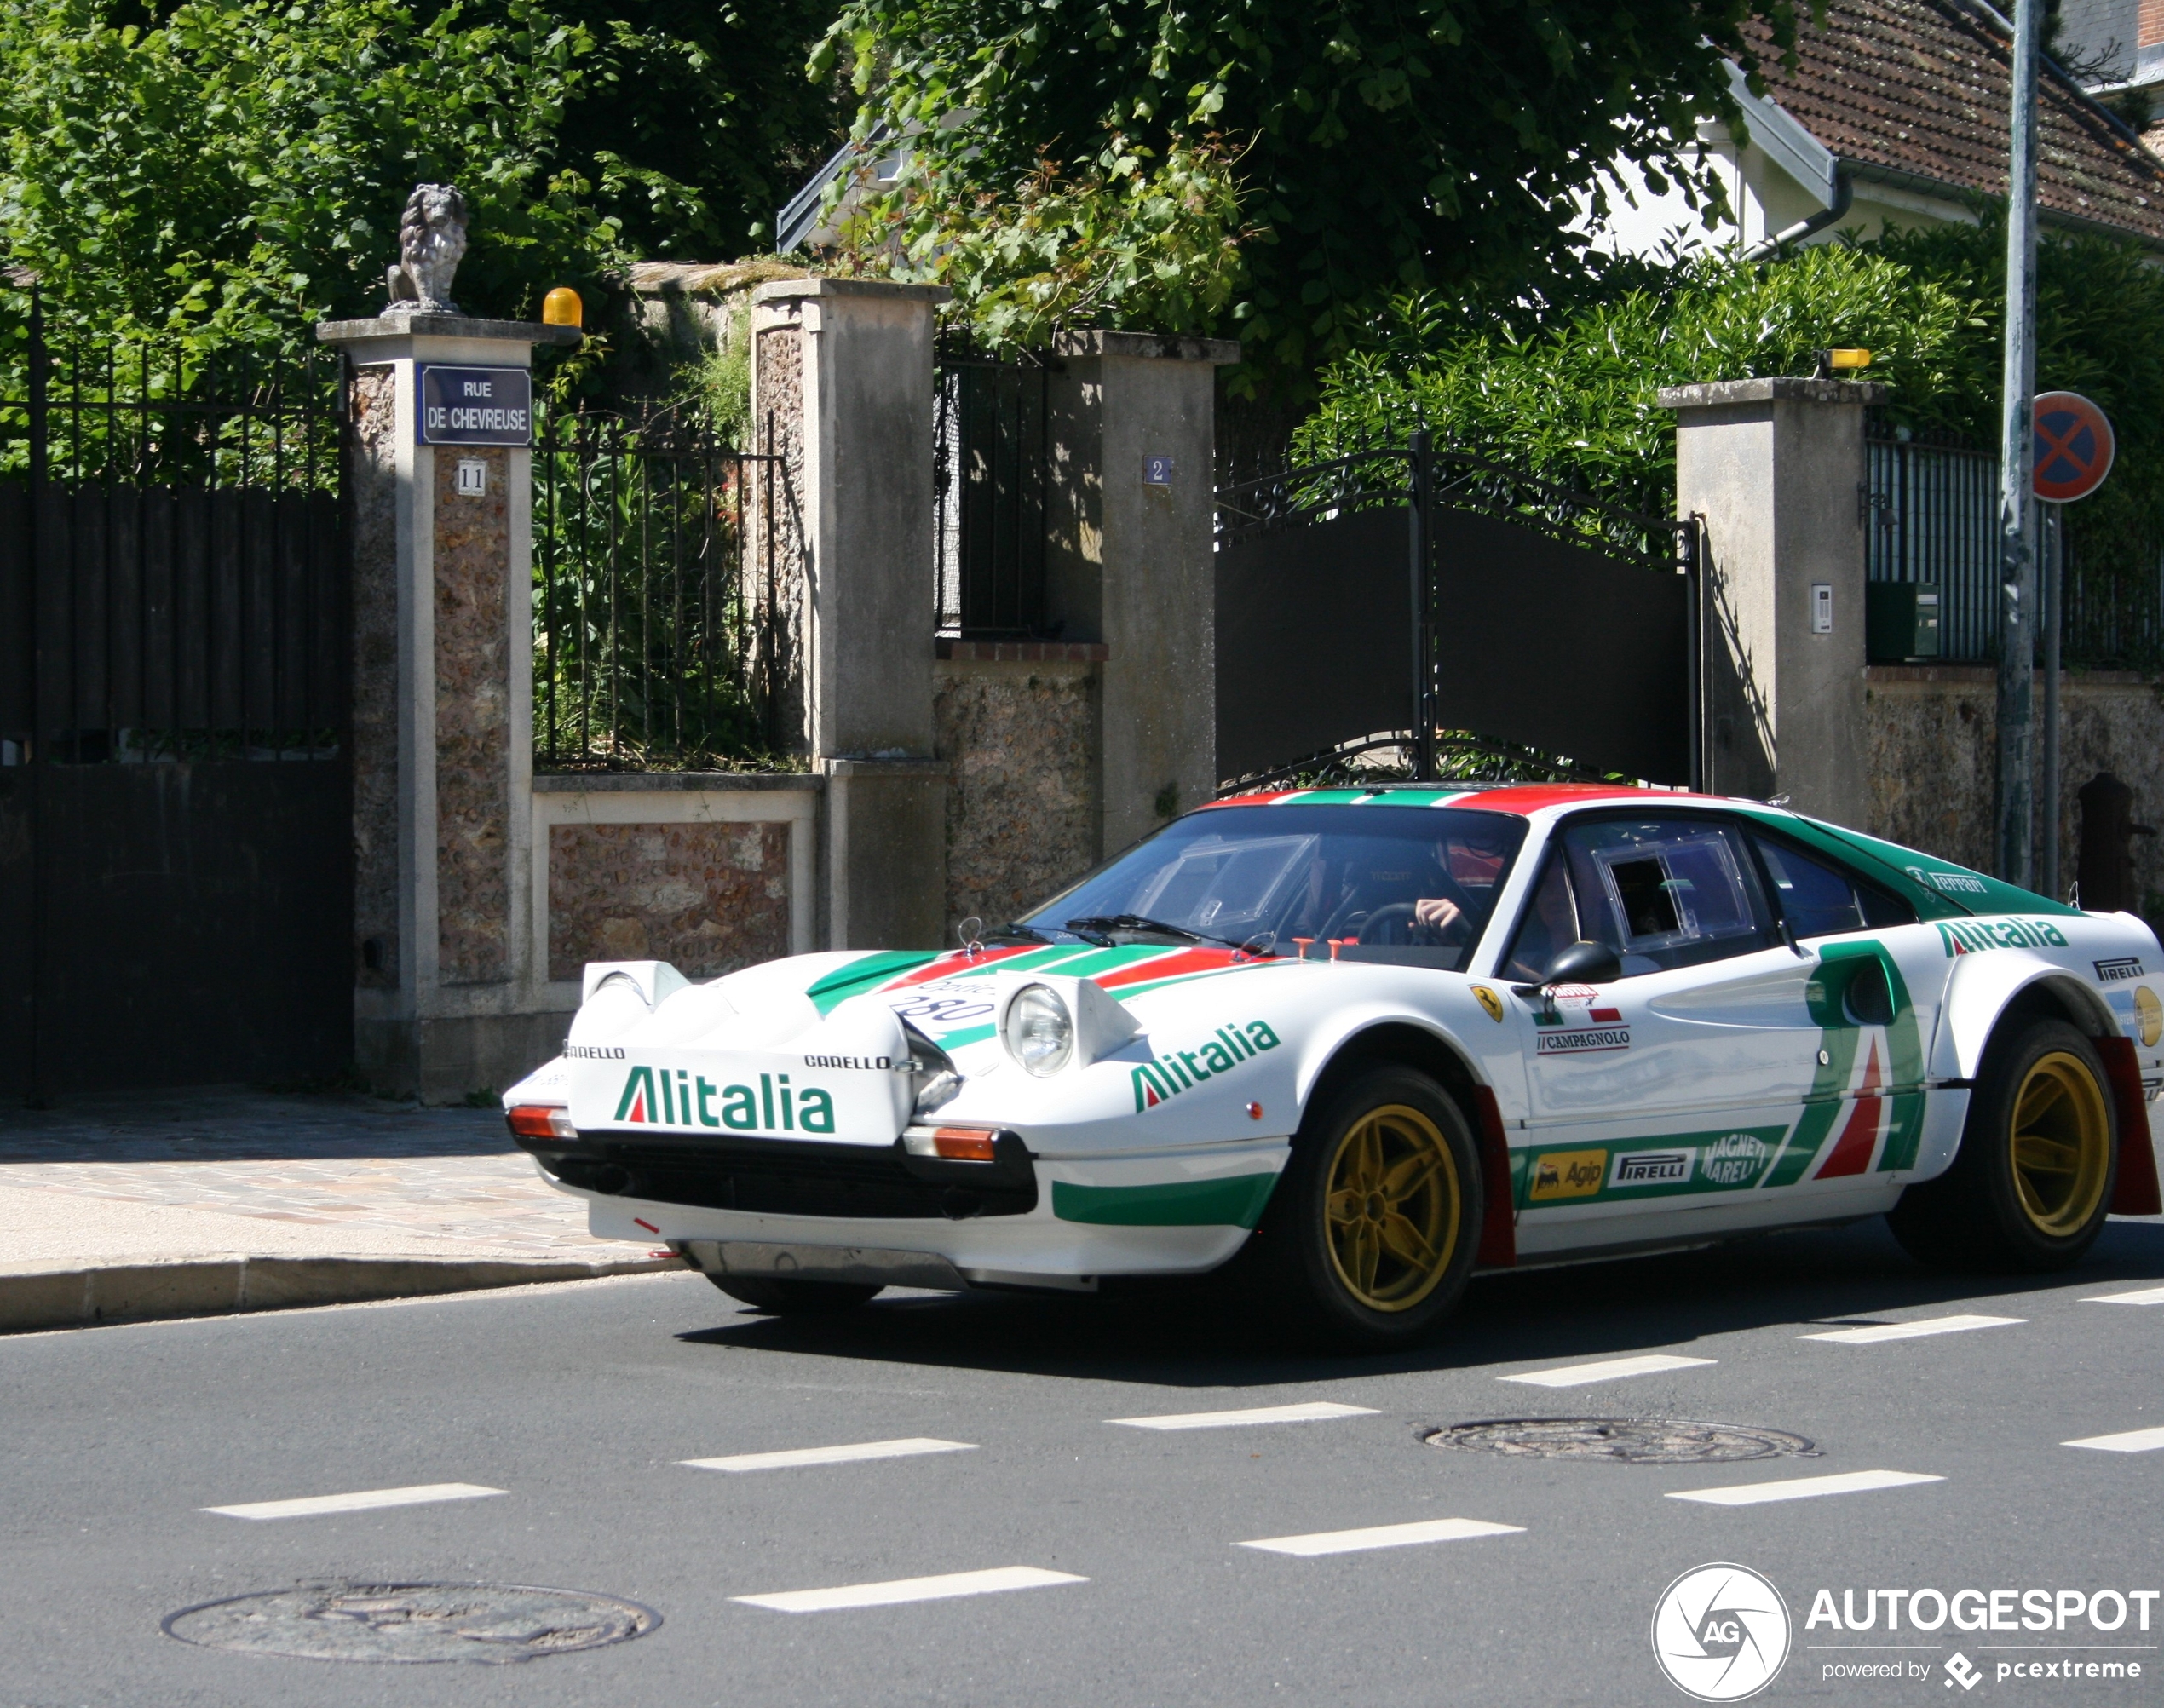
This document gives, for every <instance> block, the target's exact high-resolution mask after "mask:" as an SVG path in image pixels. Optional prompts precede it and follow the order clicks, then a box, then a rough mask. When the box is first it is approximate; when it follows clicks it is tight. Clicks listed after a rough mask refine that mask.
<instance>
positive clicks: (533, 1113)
mask: <svg viewBox="0 0 2164 1708" xmlns="http://www.w3.org/2000/svg"><path fill="white" fill-rule="evenodd" d="M504 1119H506V1120H508V1121H509V1123H510V1124H511V1131H512V1134H513V1135H514V1136H516V1137H518V1138H521V1139H575V1138H577V1137H578V1128H576V1127H574V1126H573V1125H572V1124H571V1111H570V1110H568V1109H560V1108H557V1107H555V1106H554V1105H552V1104H546V1103H521V1104H520V1105H519V1106H518V1107H516V1108H515V1109H513V1110H511V1111H510V1112H509V1114H507V1115H506V1116H505V1117H504Z"/></svg>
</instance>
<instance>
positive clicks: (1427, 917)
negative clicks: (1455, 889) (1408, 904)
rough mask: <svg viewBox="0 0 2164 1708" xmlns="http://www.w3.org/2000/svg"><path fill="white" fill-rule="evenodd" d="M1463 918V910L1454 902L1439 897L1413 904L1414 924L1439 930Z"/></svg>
mask: <svg viewBox="0 0 2164 1708" xmlns="http://www.w3.org/2000/svg"><path fill="white" fill-rule="evenodd" d="M1463 917H1465V910H1464V909H1463V908H1461V907H1460V906H1459V905H1458V904H1457V903H1456V902H1454V901H1451V900H1445V899H1442V898H1441V897H1437V898H1434V899H1431V900H1420V901H1416V902H1414V903H1413V923H1415V924H1419V925H1433V926H1436V927H1438V928H1440V927H1443V926H1447V925H1454V924H1455V923H1457V922H1458V921H1459V919H1461V918H1463Z"/></svg>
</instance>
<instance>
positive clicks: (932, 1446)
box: [679, 1435, 977, 1471]
mask: <svg viewBox="0 0 2164 1708" xmlns="http://www.w3.org/2000/svg"><path fill="white" fill-rule="evenodd" d="M976 1445H977V1444H976V1442H975V1441H939V1440H936V1439H935V1438H934V1437H932V1436H929V1435H910V1436H906V1437H904V1438H903V1439H901V1440H900V1441H857V1442H854V1443H852V1444H851V1445H849V1446H841V1447H791V1448H788V1449H786V1450H785V1451H783V1452H775V1453H731V1454H728V1455H727V1456H726V1457H724V1458H717V1459H684V1460H681V1461H680V1462H679V1463H681V1464H688V1465H689V1466H691V1467H692V1468H693V1469H696V1470H702V1471H779V1470H787V1469H790V1468H791V1466H795V1465H845V1464H854V1463H855V1461H857V1460H859V1459H903V1458H912V1457H913V1456H914V1455H916V1454H918V1453H970V1452H976Z"/></svg>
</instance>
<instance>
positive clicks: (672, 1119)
mask: <svg viewBox="0 0 2164 1708" xmlns="http://www.w3.org/2000/svg"><path fill="white" fill-rule="evenodd" d="M616 1119H618V1120H619V1121H622V1122H624V1123H625V1124H628V1125H630V1126H635V1127H638V1126H657V1127H727V1128H728V1129H729V1130H731V1131H733V1132H739V1133H754V1132H767V1133H831V1132H832V1131H833V1130H834V1099H833V1096H832V1094H831V1093H829V1092H827V1091H825V1090H821V1089H820V1087H819V1086H816V1085H797V1086H792V1085H791V1084H790V1083H789V1076H788V1075H787V1074H786V1073H762V1074H761V1075H760V1076H759V1083H758V1085H757V1088H756V1089H755V1088H753V1087H752V1086H750V1085H717V1084H714V1083H713V1082H712V1081H711V1080H710V1079H705V1078H699V1076H697V1075H694V1074H691V1073H686V1072H685V1071H684V1070H683V1069H682V1068H681V1067H673V1068H672V1067H634V1068H633V1069H632V1070H631V1071H630V1073H627V1074H625V1075H624V1095H623V1096H621V1097H619V1098H618V1099H617V1101H616Z"/></svg>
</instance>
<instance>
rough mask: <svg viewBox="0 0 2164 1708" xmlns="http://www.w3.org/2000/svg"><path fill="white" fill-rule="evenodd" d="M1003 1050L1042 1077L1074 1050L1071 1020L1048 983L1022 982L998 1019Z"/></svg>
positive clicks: (1065, 1061)
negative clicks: (1002, 1017)
mask: <svg viewBox="0 0 2164 1708" xmlns="http://www.w3.org/2000/svg"><path fill="white" fill-rule="evenodd" d="M999 1031H1000V1036H1001V1037H1002V1038H1003V1039H1004V1041H1005V1043H1006V1046H1007V1054H1008V1055H1011V1056H1013V1057H1014V1058H1015V1060H1016V1061H1019V1062H1020V1063H1022V1066H1023V1067H1026V1068H1027V1069H1028V1070H1029V1072H1031V1073H1034V1074H1037V1075H1038V1076H1039V1077H1040V1078H1042V1077H1044V1076H1045V1075H1047V1074H1051V1073H1058V1072H1059V1071H1060V1069H1061V1068H1062V1067H1066V1066H1067V1064H1068V1061H1069V1059H1070V1058H1072V1057H1073V1054H1074V1022H1073V1020H1071V1019H1070V1018H1069V1017H1068V1012H1067V1004H1065V1003H1063V1002H1062V1001H1061V1000H1060V999H1059V995H1058V993H1057V992H1056V991H1054V990H1053V989H1052V988H1051V986H1049V985H1024V986H1022V989H1021V990H1019V991H1017V992H1016V993H1015V999H1014V1000H1013V1001H1012V1002H1010V1003H1009V1004H1007V1017H1006V1019H1005V1020H1004V1021H1001V1022H1000V1027H999Z"/></svg>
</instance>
